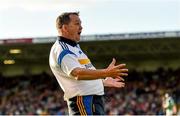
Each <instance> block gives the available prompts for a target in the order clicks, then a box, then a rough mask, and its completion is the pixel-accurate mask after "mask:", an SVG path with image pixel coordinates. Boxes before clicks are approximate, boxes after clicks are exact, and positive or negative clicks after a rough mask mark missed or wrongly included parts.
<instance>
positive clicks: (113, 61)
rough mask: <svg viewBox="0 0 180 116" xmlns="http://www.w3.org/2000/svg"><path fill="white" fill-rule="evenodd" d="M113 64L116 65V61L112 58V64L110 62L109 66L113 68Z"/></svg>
mask: <svg viewBox="0 0 180 116" xmlns="http://www.w3.org/2000/svg"><path fill="white" fill-rule="evenodd" d="M115 64H116V59H115V58H113V60H112V62H111V64H110V66H114V65H115Z"/></svg>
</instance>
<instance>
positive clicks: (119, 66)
mask: <svg viewBox="0 0 180 116" xmlns="http://www.w3.org/2000/svg"><path fill="white" fill-rule="evenodd" d="M125 66H126V64H119V65H117V66H115V67H114V68H118V69H121V68H124V67H125Z"/></svg>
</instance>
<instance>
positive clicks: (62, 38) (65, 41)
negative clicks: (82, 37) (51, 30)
mask: <svg viewBox="0 0 180 116" xmlns="http://www.w3.org/2000/svg"><path fill="white" fill-rule="evenodd" d="M58 40H59V41H62V42H64V43H67V44H69V45H71V46H73V47H74V46H76V45H77V43H76V42H75V41H72V40H70V39H68V38H65V37H62V36H58Z"/></svg>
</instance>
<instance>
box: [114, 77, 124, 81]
mask: <svg viewBox="0 0 180 116" xmlns="http://www.w3.org/2000/svg"><path fill="white" fill-rule="evenodd" d="M115 79H116V80H117V81H124V79H123V78H122V77H120V76H116V78H115Z"/></svg>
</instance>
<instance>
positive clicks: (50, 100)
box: [0, 67, 180, 115]
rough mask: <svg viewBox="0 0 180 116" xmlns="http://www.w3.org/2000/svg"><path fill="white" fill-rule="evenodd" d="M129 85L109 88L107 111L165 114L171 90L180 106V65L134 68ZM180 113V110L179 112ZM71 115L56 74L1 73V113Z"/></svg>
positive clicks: (128, 81) (130, 74)
mask: <svg viewBox="0 0 180 116" xmlns="http://www.w3.org/2000/svg"><path fill="white" fill-rule="evenodd" d="M125 81H126V86H125V88H121V89H117V88H105V110H106V113H107V114H113V115H125V114H126V115H163V114H164V113H165V111H164V109H163V108H162V97H163V96H164V94H165V93H167V92H168V93H170V94H171V95H172V97H173V99H174V101H175V103H176V105H177V108H179V105H180V97H179V96H180V84H179V83H180V68H179V69H176V70H173V69H170V68H169V69H164V68H162V67H161V68H158V69H157V70H155V71H152V72H151V71H136V70H131V71H130V72H129V75H128V77H126V78H125ZM178 113H179V112H178ZM3 114H5V115H20V114H22V115H46V114H47V115H48V114H51V115H64V114H68V111H67V105H66V102H65V101H64V100H63V92H62V90H61V88H60V87H59V85H58V83H57V81H56V79H55V77H54V76H53V75H49V74H47V73H42V74H39V75H28V76H25V75H23V76H17V77H3V76H2V75H1V76H0V115H3ZM179 115H180V113H179Z"/></svg>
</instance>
